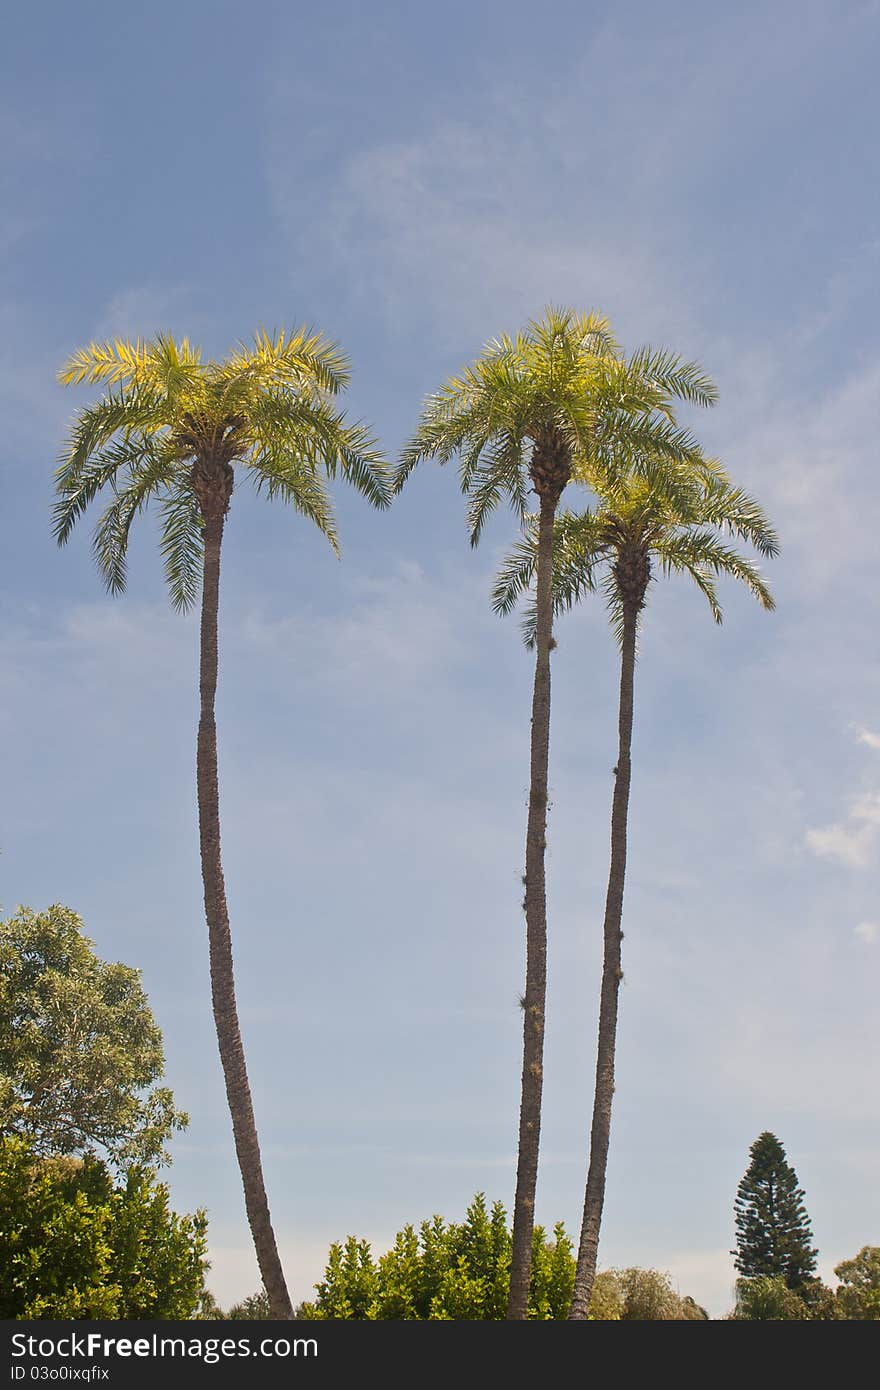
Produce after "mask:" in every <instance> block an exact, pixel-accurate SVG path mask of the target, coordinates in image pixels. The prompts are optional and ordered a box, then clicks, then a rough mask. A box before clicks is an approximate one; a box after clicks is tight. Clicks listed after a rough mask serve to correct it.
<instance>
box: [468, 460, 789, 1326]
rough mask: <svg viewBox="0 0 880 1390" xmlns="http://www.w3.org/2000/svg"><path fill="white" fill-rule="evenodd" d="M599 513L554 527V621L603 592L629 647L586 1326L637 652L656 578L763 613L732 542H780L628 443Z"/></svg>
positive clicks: (521, 553) (608, 1095)
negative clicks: (744, 592) (722, 581)
mask: <svg viewBox="0 0 880 1390" xmlns="http://www.w3.org/2000/svg"><path fill="white" fill-rule="evenodd" d="M592 488H593V491H594V493H595V494H596V495H597V496H598V498H599V505H598V506H597V507H595V508H591V509H588V510H587V511H585V512H583V513H581V514H575V513H572V512H569V511H565V512H563V513H562V514H561V515H560V516H559V518H558V519H557V521H556V524H555V528H554V535H553V551H552V593H553V602H554V608H555V609H556V611H559V610H564V609H567V608H570V607H571V606H572V605H573V604H575V603H576V602H578V601H579V600H580V599H581V598H583V597H584V596H585V595H586V594H588V593H592V592H593V591H594V590H595V588H596V587H597V583H600V584H601V586H602V589H603V591H604V594H605V598H606V600H607V604H608V608H609V612H610V617H611V623H612V627H613V630H614V634H615V636H616V638H617V640H618V643H619V645H620V699H619V709H618V746H617V765H616V767H615V769H614V794H613V799H612V807H611V863H610V868H609V874H608V889H607V893H606V898H605V918H604V925H603V939H604V959H603V966H602V985H601V991H600V999H599V1036H598V1048H597V1057H596V1081H595V1090H594V1099H593V1117H592V1125H591V1131H590V1159H589V1171H588V1176H587V1186H586V1194H585V1199H584V1215H583V1223H582V1226H581V1236H580V1244H579V1249H578V1268H577V1276H576V1278H575V1290H574V1297H573V1299H572V1307H571V1316H572V1318H576V1319H582V1318H586V1317H587V1310H588V1309H589V1306H590V1296H591V1291H592V1285H593V1280H594V1278H595V1275H596V1262H597V1257H598V1249H599V1231H600V1226H601V1221H602V1208H603V1205H604V1200H605V1181H606V1172H607V1166H608V1146H609V1141H610V1136H611V1107H612V1099H613V1095H614V1063H615V1051H616V1043H617V1014H618V997H619V992H620V980H621V978H622V973H623V972H622V969H621V942H622V940H623V933H622V931H621V923H622V919H623V892H624V883H625V878H626V856H627V821H628V815H629V797H630V782H631V768H632V759H631V749H632V730H633V711H634V686H635V662H636V642H637V637H638V632H639V628H640V624H641V621H642V613H643V610H644V608H645V604H646V600H647V595H648V589H649V585H650V584H651V581H652V579H653V578H655V577H656V573H657V572H658V571H659V572H660V573H661V574H663V575H669V574H682V573H683V574H687V575H689V576H690V577H691V579H693V580H694V582H695V583H696V585H697V587H698V588H699V589H700V591H701V592H702V593H703V594H704V595H705V597H706V599H707V600H708V602H709V607H710V609H711V612H712V616H713V617H714V618H715V620H716V622H719V623H720V622H721V616H722V615H721V607H720V604H719V602H718V595H717V592H716V588H715V579H716V577H717V576H718V575H729V576H731V577H733V578H735V579H739V580H741V581H742V582H743V583H744V584H745V585H746V586H747V587H748V588H749V590H750V591H751V592H752V594H754V596H755V597H756V598H757V599H758V601H759V602H760V603H761V605H762V606H763V607H764V608H767V609H770V608H772V607H773V600H772V598H771V596H770V593H769V591H768V589H767V586H766V585H765V583H764V581H763V579H762V578H761V576H760V574H759V572H758V570H757V568H756V566H755V565H754V564H753V563H752V562H751V561H750V560H748V559H746V558H744V557H743V556H742V555H740V554H739V553H738V552H737V551H736V550H735V549H734V548H732V547H731V546H730V545H728V544H727V543H726V542H725V540H724V536H725V535H732V536H734V537H737V538H739V539H741V540H745V541H748V542H750V543H751V544H752V545H753V546H754V547H755V548H756V549H757V551H758V552H759V553H760V554H761V555H765V556H766V555H774V554H775V553H776V551H777V542H776V537H775V535H774V533H773V531H772V529H771V528H770V526H769V524H768V522H767V520H766V518H765V516H764V514H763V512H762V511H761V510H760V508H759V507H758V506H757V504H756V503H755V502H754V501H753V500H752V499H751V498H750V497H748V496H747V495H746V494H745V493H744V492H742V491H740V490H739V489H736V488H734V487H732V486H731V484H730V482H729V480H728V479H727V477H726V475H725V474H724V472H723V470H722V469H721V468H720V467H719V466H718V464H717V463H715V462H714V461H712V460H709V459H705V458H703V457H702V456H700V455H699V454H698V453H697V452H696V451H693V452H692V453H691V455H690V456H689V458H688V459H687V460H686V461H684V462H682V461H679V460H676V459H670V458H669V457H668V456H667V455H666V454H665V452H661V451H659V450H657V449H654V448H652V447H650V446H649V445H646V444H645V443H644V442H643V441H636V443H635V444H634V443H633V442H632V441H630V440H628V439H627V438H626V436H625V435H624V434H622V433H621V434H620V435H618V436H617V437H616V438H615V439H614V440H613V441H611V442H610V443H609V446H608V450H607V456H606V460H605V476H604V478H602V477H599V476H598V475H596V476H594V479H593V482H592ZM539 531H540V523H539V522H537V521H536V519H535V518H533V519H532V525H531V529H530V530H529V531H528V532H527V534H526V535H525V536H524V537H523V539H522V540H521V541H520V542H519V544H518V545H517V546H516V547H515V548H514V550H513V551H512V553H511V555H510V556H509V557H508V559H507V561H506V562H505V563H504V565H503V566H502V568H501V570H500V572H499V575H498V579H497V581H496V585H495V590H494V606H495V610H496V612H498V613H501V614H504V613H509V612H511V611H512V609H513V608H514V607H515V606H516V604H517V602H518V600H519V599H520V597H521V596H522V595H523V594H524V593H526V592H527V591H528V590H529V589H530V587H531V585H532V583H533V580H534V579H535V578H536V575H537V569H538V563H539V550H540V543H539ZM524 630H525V636H526V640H527V642H528V643H529V645H533V644H534V643H535V642H536V641H537V633H538V604H537V598H535V599H534V600H533V602H532V604H531V607H530V608H529V610H528V613H527V615H526V618H525V624H524Z"/></svg>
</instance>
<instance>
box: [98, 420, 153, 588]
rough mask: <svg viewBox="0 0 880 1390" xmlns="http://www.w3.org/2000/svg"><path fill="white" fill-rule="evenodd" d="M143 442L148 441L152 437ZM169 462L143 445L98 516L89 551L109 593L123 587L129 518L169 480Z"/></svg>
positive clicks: (140, 509)
mask: <svg viewBox="0 0 880 1390" xmlns="http://www.w3.org/2000/svg"><path fill="white" fill-rule="evenodd" d="M147 442H148V443H149V444H152V441H147ZM172 466H173V465H172V463H171V460H169V458H168V457H167V456H165V455H163V454H162V453H157V452H156V451H155V449H154V448H150V449H145V451H144V453H143V455H142V457H141V460H140V461H139V462H138V463H135V464H132V465H130V466H129V467H128V473H127V477H126V479H125V483H124V485H123V486H122V487H121V488H116V489H115V495H114V498H113V501H112V502H111V503H110V505H109V506H108V507H107V508H106V509H105V510H104V511H103V512H102V514H101V516H100V517H99V518H98V521H97V524H96V526H95V530H94V534H93V537H92V553H93V554H94V557H95V561H96V563H97V566H98V570H99V572H100V574H101V577H102V579H103V580H104V584H105V585H106V587H107V589H108V590H109V592H110V593H111V594H119V593H121V592H122V591H123V589H124V588H125V581H126V560H127V554H128V539H129V533H130V531H131V526H132V522H133V521H134V519H135V517H136V516H137V515H138V514H139V513H140V512H142V511H143V509H144V508H145V507H146V505H147V503H148V502H149V501H150V498H151V497H152V496H154V495H155V494H156V493H157V492H158V491H159V490H160V489H162V488H163V487H165V486H167V485H168V483H169V482H170V481H171V477H172Z"/></svg>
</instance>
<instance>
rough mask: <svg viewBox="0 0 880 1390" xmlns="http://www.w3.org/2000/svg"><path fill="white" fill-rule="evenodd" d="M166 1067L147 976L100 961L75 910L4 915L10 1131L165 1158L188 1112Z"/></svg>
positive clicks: (122, 1158)
mask: <svg viewBox="0 0 880 1390" xmlns="http://www.w3.org/2000/svg"><path fill="white" fill-rule="evenodd" d="M163 1067H164V1055H163V1050H162V1034H161V1033H160V1031H159V1029H158V1027H157V1026H156V1023H155V1020H154V1019H153V1015H152V1012H151V1010H150V1006H149V1003H148V1001H147V997H146V995H145V993H144V990H143V986H142V985H141V979H140V972H139V971H138V970H134V969H132V968H131V967H130V966H128V965H120V964H118V963H115V964H114V963H108V962H106V961H103V960H101V959H99V957H98V956H97V955H96V953H95V949H94V943H93V942H92V941H90V940H89V938H88V937H87V936H86V935H85V934H84V932H83V923H82V920H81V919H80V918H79V917H78V916H77V914H76V913H75V912H73V911H71V909H70V908H68V907H63V906H61V905H60V904H56V905H54V906H53V907H50V908H47V910H46V911H45V912H34V911H32V910H31V909H30V908H25V907H22V908H19V910H18V911H17V912H16V913H14V914H13V915H12V916H11V917H8V918H6V919H5V920H0V1136H2V1135H13V1134H18V1135H22V1136H24V1137H25V1138H27V1140H28V1141H29V1143H30V1146H31V1148H32V1150H33V1152H34V1153H36V1154H42V1155H51V1154H55V1155H58V1154H85V1153H88V1152H91V1151H98V1152H101V1153H102V1154H103V1155H104V1156H105V1157H106V1158H107V1159H108V1160H110V1161H111V1162H113V1163H119V1164H128V1163H133V1162H136V1163H142V1164H144V1163H155V1162H167V1160H168V1155H167V1151H166V1147H165V1146H166V1144H167V1142H168V1139H169V1137H170V1135H171V1133H172V1131H173V1130H175V1129H181V1128H183V1127H184V1126H185V1125H186V1123H187V1116H186V1115H185V1114H184V1113H183V1112H181V1111H178V1110H175V1108H174V1097H173V1095H172V1093H171V1091H170V1090H169V1089H168V1088H167V1087H165V1086H157V1085H156V1084H155V1083H156V1082H157V1081H158V1080H159V1079H160V1078H161V1076H162V1071H163Z"/></svg>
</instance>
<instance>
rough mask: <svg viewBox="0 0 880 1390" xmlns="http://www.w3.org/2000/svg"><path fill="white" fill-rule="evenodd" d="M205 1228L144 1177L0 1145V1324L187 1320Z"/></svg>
mask: <svg viewBox="0 0 880 1390" xmlns="http://www.w3.org/2000/svg"><path fill="white" fill-rule="evenodd" d="M206 1228H207V1222H206V1219H205V1216H204V1213H202V1212H197V1213H196V1214H195V1215H194V1216H178V1215H176V1214H175V1213H174V1212H173V1211H172V1210H171V1209H170V1206H169V1196H168V1189H167V1187H165V1186H164V1184H161V1183H157V1182H156V1181H155V1179H154V1177H153V1176H152V1175H151V1174H150V1173H149V1172H148V1171H145V1170H143V1169H141V1168H137V1167H132V1168H129V1169H128V1171H127V1172H126V1173H125V1175H124V1176H123V1177H121V1178H120V1179H118V1180H117V1181H116V1182H114V1180H113V1178H112V1176H111V1174H110V1172H109V1170H108V1168H107V1166H106V1164H104V1163H103V1162H102V1161H101V1160H99V1159H96V1158H94V1157H91V1156H87V1157H86V1158H84V1159H79V1158H41V1157H39V1156H38V1155H37V1154H35V1153H34V1152H33V1149H32V1148H31V1146H30V1145H29V1144H28V1143H27V1142H26V1141H25V1140H24V1139H21V1138H6V1139H0V1269H2V1271H3V1277H2V1279H0V1318H190V1317H192V1316H193V1314H194V1312H195V1310H196V1308H197V1307H198V1306H199V1300H200V1297H201V1293H202V1287H203V1280H204V1270H205V1259H204V1256H205V1233H206Z"/></svg>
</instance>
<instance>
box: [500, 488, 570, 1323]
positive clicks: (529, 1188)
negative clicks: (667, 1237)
mask: <svg viewBox="0 0 880 1390" xmlns="http://www.w3.org/2000/svg"><path fill="white" fill-rule="evenodd" d="M558 499H559V493H558V492H556V491H555V490H554V491H552V492H544V493H542V495H541V510H540V517H539V523H538V567H537V586H536V588H537V593H536V606H537V624H536V634H535V647H536V658H535V685H534V692H533V695H532V747H531V785H530V789H529V814H528V823H527V830H526V878H525V899H524V906H525V914H526V991H525V1005H524V1009H523V1068H522V1093H521V1101H520V1114H519V1157H518V1160H517V1169H516V1198H515V1200H514V1208H513V1246H512V1250H511V1258H510V1294H509V1298H508V1304H507V1317H508V1319H512V1320H513V1319H515V1320H518V1319H522V1318H525V1316H526V1309H527V1306H528V1299H529V1284H530V1280H531V1272H532V1232H533V1230H534V1225H535V1189H536V1187H537V1183H538V1149H539V1146H540V1140H541V1094H542V1090H543V1085H544V1012H545V1006H546V996H547V901H546V890H545V875H544V855H545V850H546V838H547V767H548V761H549V754H550V651H551V644H552V640H553V524H554V519H555V515H556V506H557V503H558Z"/></svg>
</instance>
